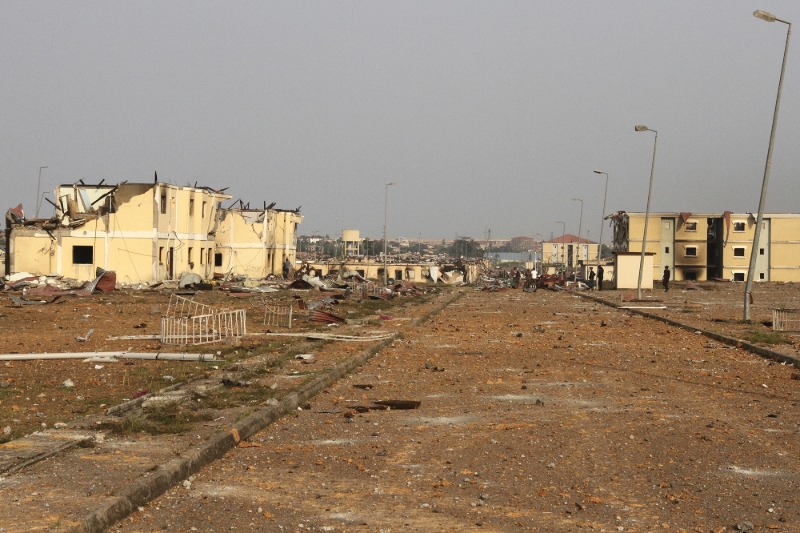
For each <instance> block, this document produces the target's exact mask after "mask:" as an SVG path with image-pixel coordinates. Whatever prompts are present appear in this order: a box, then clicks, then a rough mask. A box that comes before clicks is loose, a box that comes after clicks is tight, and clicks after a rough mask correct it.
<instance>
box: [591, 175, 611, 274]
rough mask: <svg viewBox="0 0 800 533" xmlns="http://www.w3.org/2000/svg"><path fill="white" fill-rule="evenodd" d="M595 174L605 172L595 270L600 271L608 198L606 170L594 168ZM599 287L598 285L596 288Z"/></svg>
mask: <svg viewBox="0 0 800 533" xmlns="http://www.w3.org/2000/svg"><path fill="white" fill-rule="evenodd" d="M594 173H595V174H605V175H606V192H605V193H603V216H602V217H601V218H600V244H599V245H598V246H597V271H598V272H599V271H600V259H601V257H600V256H601V255H603V226H605V220H606V198H608V172H603V171H602V170H595V171H594ZM599 288H600V287H599V286H598V289H599Z"/></svg>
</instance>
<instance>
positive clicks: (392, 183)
mask: <svg viewBox="0 0 800 533" xmlns="http://www.w3.org/2000/svg"><path fill="white" fill-rule="evenodd" d="M389 185H397V182H396V181H393V182H391V183H387V184H386V186H387V187H388V186H389Z"/></svg>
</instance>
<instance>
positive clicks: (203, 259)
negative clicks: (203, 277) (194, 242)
mask: <svg viewBox="0 0 800 533" xmlns="http://www.w3.org/2000/svg"><path fill="white" fill-rule="evenodd" d="M200 264H201V265H205V264H206V249H205V248H200Z"/></svg>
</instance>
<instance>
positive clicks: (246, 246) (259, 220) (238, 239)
mask: <svg viewBox="0 0 800 533" xmlns="http://www.w3.org/2000/svg"><path fill="white" fill-rule="evenodd" d="M302 220H303V217H302V216H301V215H300V214H299V213H298V212H297V211H287V210H283V209H271V208H265V209H263V210H254V209H222V210H220V213H219V226H218V228H217V234H216V250H217V251H216V255H215V258H214V268H215V271H216V272H218V273H224V274H229V273H233V274H243V275H245V276H247V277H249V278H263V277H266V276H267V275H269V274H271V273H272V274H276V275H278V274H280V273H282V272H281V270H282V265H283V261H284V259H285V258H287V257H288V258H289V261H290V262H291V263H292V266H293V267H294V262H295V256H296V248H297V226H298V225H299V224H300V222H302Z"/></svg>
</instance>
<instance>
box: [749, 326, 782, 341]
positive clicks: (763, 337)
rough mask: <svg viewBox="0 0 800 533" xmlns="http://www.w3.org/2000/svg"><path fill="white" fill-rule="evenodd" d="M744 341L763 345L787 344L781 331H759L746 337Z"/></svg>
mask: <svg viewBox="0 0 800 533" xmlns="http://www.w3.org/2000/svg"><path fill="white" fill-rule="evenodd" d="M744 340H746V341H748V342H757V343H761V344H783V343H785V342H786V338H785V337H784V336H783V333H781V332H780V331H760V330H757V329H754V330H753V331H751V332H750V333H748V334H747V335H745V337H744Z"/></svg>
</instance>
